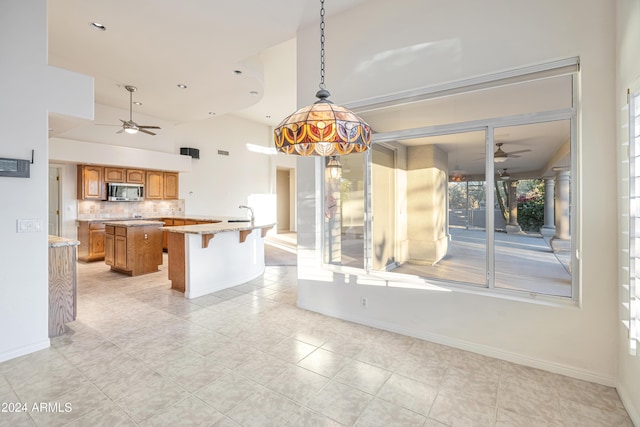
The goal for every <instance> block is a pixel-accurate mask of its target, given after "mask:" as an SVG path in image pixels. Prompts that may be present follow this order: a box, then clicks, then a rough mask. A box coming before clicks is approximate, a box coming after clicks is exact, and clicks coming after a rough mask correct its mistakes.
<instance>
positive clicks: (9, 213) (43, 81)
mask: <svg viewBox="0 0 640 427" xmlns="http://www.w3.org/2000/svg"><path fill="white" fill-rule="evenodd" d="M16 40H19V41H20V43H16ZM0 58H1V60H0V61H1V66H0V92H1V93H2V97H0V157H8V158H21V159H29V158H30V157H31V150H35V162H34V164H32V165H31V177H30V178H5V177H1V178H0V194H2V199H3V200H2V209H0V240H1V241H2V245H0V361H3V360H7V359H10V358H13V357H16V356H19V355H22V354H26V353H30V352H32V351H35V350H38V349H41V348H45V347H48V346H49V338H48V325H47V322H48V270H47V264H48V249H47V246H48V245H47V215H48V209H47V187H48V170H49V167H48V161H47V158H48V147H47V111H57V112H59V113H62V114H68V115H77V116H80V117H82V118H85V119H91V118H92V115H93V80H92V79H90V78H88V77H85V76H80V75H77V74H74V73H69V72H66V71H64V70H60V69H55V68H51V67H48V66H47V2H46V0H29V1H23V0H4V1H2V2H0ZM59 92H64V97H63V98H62V97H60V96H59ZM18 219H35V220H37V221H38V222H39V224H40V225H41V231H39V232H32V233H16V221H17V220H18Z"/></svg>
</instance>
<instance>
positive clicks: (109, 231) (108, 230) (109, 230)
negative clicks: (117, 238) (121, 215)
mask: <svg viewBox="0 0 640 427" xmlns="http://www.w3.org/2000/svg"><path fill="white" fill-rule="evenodd" d="M114 229H115V227H114V226H113V225H107V226H106V227H105V228H104V232H105V233H106V234H115V231H114Z"/></svg>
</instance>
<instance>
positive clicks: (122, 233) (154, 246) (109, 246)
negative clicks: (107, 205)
mask: <svg viewBox="0 0 640 427" xmlns="http://www.w3.org/2000/svg"><path fill="white" fill-rule="evenodd" d="M163 225H164V222H162V221H148V220H140V219H138V220H130V221H114V222H105V223H104V226H105V236H104V253H105V255H104V261H105V263H106V264H107V265H109V266H111V270H112V271H117V272H118V273H124V274H128V275H129V276H138V275H140V274H147V273H153V272H155V271H158V266H160V265H162V231H160V227H162V226H163Z"/></svg>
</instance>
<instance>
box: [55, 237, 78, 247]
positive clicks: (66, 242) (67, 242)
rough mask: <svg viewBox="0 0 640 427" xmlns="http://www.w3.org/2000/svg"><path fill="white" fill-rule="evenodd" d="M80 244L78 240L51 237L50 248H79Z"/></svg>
mask: <svg viewBox="0 0 640 427" xmlns="http://www.w3.org/2000/svg"><path fill="white" fill-rule="evenodd" d="M79 244H80V242H79V241H78V240H73V239H66V238H64V237H60V236H52V235H49V247H50V248H60V247H63V246H78V245H79Z"/></svg>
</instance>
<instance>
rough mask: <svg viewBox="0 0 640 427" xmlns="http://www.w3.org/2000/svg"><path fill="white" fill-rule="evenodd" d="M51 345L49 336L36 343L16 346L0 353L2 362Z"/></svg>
mask: <svg viewBox="0 0 640 427" xmlns="http://www.w3.org/2000/svg"><path fill="white" fill-rule="evenodd" d="M50 345H51V343H50V341H49V338H47V339H46V340H44V341H40V342H37V343H35V344H31V345H27V346H24V347H19V348H14V349H12V350H9V351H5V352H4V353H0V362H5V361H7V360H11V359H15V358H16V357H20V356H24V355H25V354H29V353H33V352H34V351H38V350H44V349H45V348H49V346H50Z"/></svg>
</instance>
